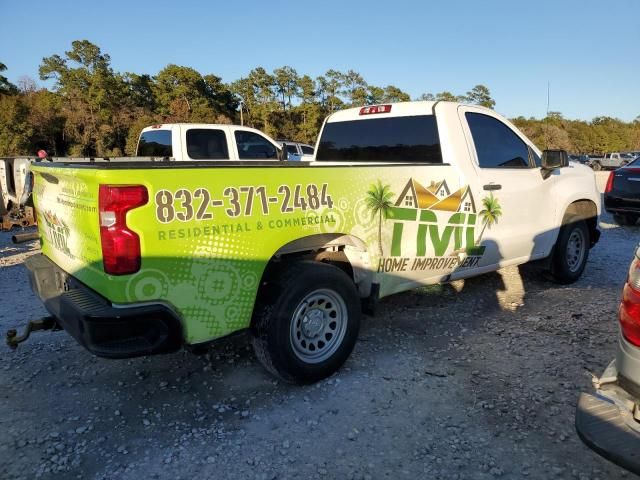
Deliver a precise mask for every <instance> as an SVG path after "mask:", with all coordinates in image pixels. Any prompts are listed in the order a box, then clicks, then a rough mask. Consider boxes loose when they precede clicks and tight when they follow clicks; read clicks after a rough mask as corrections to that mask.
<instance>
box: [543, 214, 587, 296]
mask: <svg viewBox="0 0 640 480" xmlns="http://www.w3.org/2000/svg"><path fill="white" fill-rule="evenodd" d="M588 257H589V228H588V227H587V223H586V222H585V221H584V220H582V219H580V218H578V217H571V218H568V219H567V220H566V223H565V224H564V225H562V227H560V233H559V234H558V240H557V241H556V245H555V249H554V252H553V258H552V261H551V275H552V276H553V278H554V280H555V281H556V282H558V283H561V284H568V283H573V282H575V281H576V280H578V278H580V276H581V275H582V272H583V271H584V267H585V266H586V265H587V259H588Z"/></svg>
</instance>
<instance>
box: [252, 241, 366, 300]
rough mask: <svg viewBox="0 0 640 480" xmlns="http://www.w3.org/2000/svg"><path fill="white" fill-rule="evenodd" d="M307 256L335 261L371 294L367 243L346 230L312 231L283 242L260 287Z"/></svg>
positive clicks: (362, 289)
mask: <svg viewBox="0 0 640 480" xmlns="http://www.w3.org/2000/svg"><path fill="white" fill-rule="evenodd" d="M304 260H311V261H316V262H321V263H327V264H330V265H334V266H336V267H338V268H340V269H341V270H342V271H343V272H345V273H346V274H347V275H348V276H349V278H351V279H352V280H353V282H354V283H355V285H356V288H357V289H358V293H359V294H360V296H361V297H368V296H369V294H370V293H371V282H372V279H373V274H372V273H371V269H370V268H369V254H368V252H367V248H366V245H365V243H364V242H363V241H362V240H361V239H359V238H358V237H355V236H353V235H346V234H343V233H331V234H318V235H310V236H308V237H303V238H300V239H297V240H294V241H293V242H290V243H288V244H286V245H283V246H282V247H281V248H280V249H278V251H277V252H276V253H275V254H274V255H273V256H272V257H271V258H270V259H269V262H268V263H267V266H266V268H265V270H264V273H263V274H262V279H261V282H260V289H261V290H262V289H263V287H264V288H266V287H267V285H268V284H269V280H270V279H271V278H273V276H274V275H278V274H279V273H281V272H282V271H283V270H285V269H287V268H289V267H290V266H291V265H292V263H295V262H299V261H304ZM259 293H260V292H259Z"/></svg>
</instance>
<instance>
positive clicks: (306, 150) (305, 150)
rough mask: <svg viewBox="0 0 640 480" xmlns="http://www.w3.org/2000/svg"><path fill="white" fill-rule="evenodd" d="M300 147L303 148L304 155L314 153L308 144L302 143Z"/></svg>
mask: <svg viewBox="0 0 640 480" xmlns="http://www.w3.org/2000/svg"><path fill="white" fill-rule="evenodd" d="M300 148H301V149H302V154H303V155H313V148H311V147H307V146H306V145H300Z"/></svg>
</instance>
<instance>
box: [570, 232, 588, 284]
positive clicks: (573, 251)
mask: <svg viewBox="0 0 640 480" xmlns="http://www.w3.org/2000/svg"><path fill="white" fill-rule="evenodd" d="M585 240H586V239H585V238H584V233H583V232H582V230H580V229H578V228H576V229H574V230H573V231H572V232H571V235H569V241H568V242H567V251H566V254H567V266H568V267H569V270H570V271H571V272H572V273H574V272H576V271H578V270H579V269H580V265H582V261H583V259H584V255H585V252H586V246H587V245H586V241H585Z"/></svg>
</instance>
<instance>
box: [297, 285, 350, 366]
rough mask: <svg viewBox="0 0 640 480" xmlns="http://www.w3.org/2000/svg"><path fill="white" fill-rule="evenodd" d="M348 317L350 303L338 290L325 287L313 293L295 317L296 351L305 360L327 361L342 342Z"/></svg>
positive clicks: (311, 361) (298, 309)
mask: <svg viewBox="0 0 640 480" xmlns="http://www.w3.org/2000/svg"><path fill="white" fill-rule="evenodd" d="M347 319H348V313H347V306H346V304H345V303H344V300H343V299H342V297H340V295H338V294H337V293H336V292H334V291H333V290H330V289H328V288H323V289H319V290H314V291H313V292H311V293H309V294H308V295H306V296H305V297H304V298H303V299H302V301H301V302H300V304H299V305H298V306H297V308H296V309H295V311H294V313H293V317H292V319H291V328H290V339H291V345H292V346H293V352H294V353H295V355H296V356H297V357H298V358H299V359H300V360H302V361H303V362H305V363H320V362H324V361H325V360H327V359H328V358H330V357H331V356H332V355H333V354H334V353H335V352H336V350H338V348H339V347H340V345H341V344H342V340H343V339H344V335H345V333H346V330H347Z"/></svg>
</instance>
